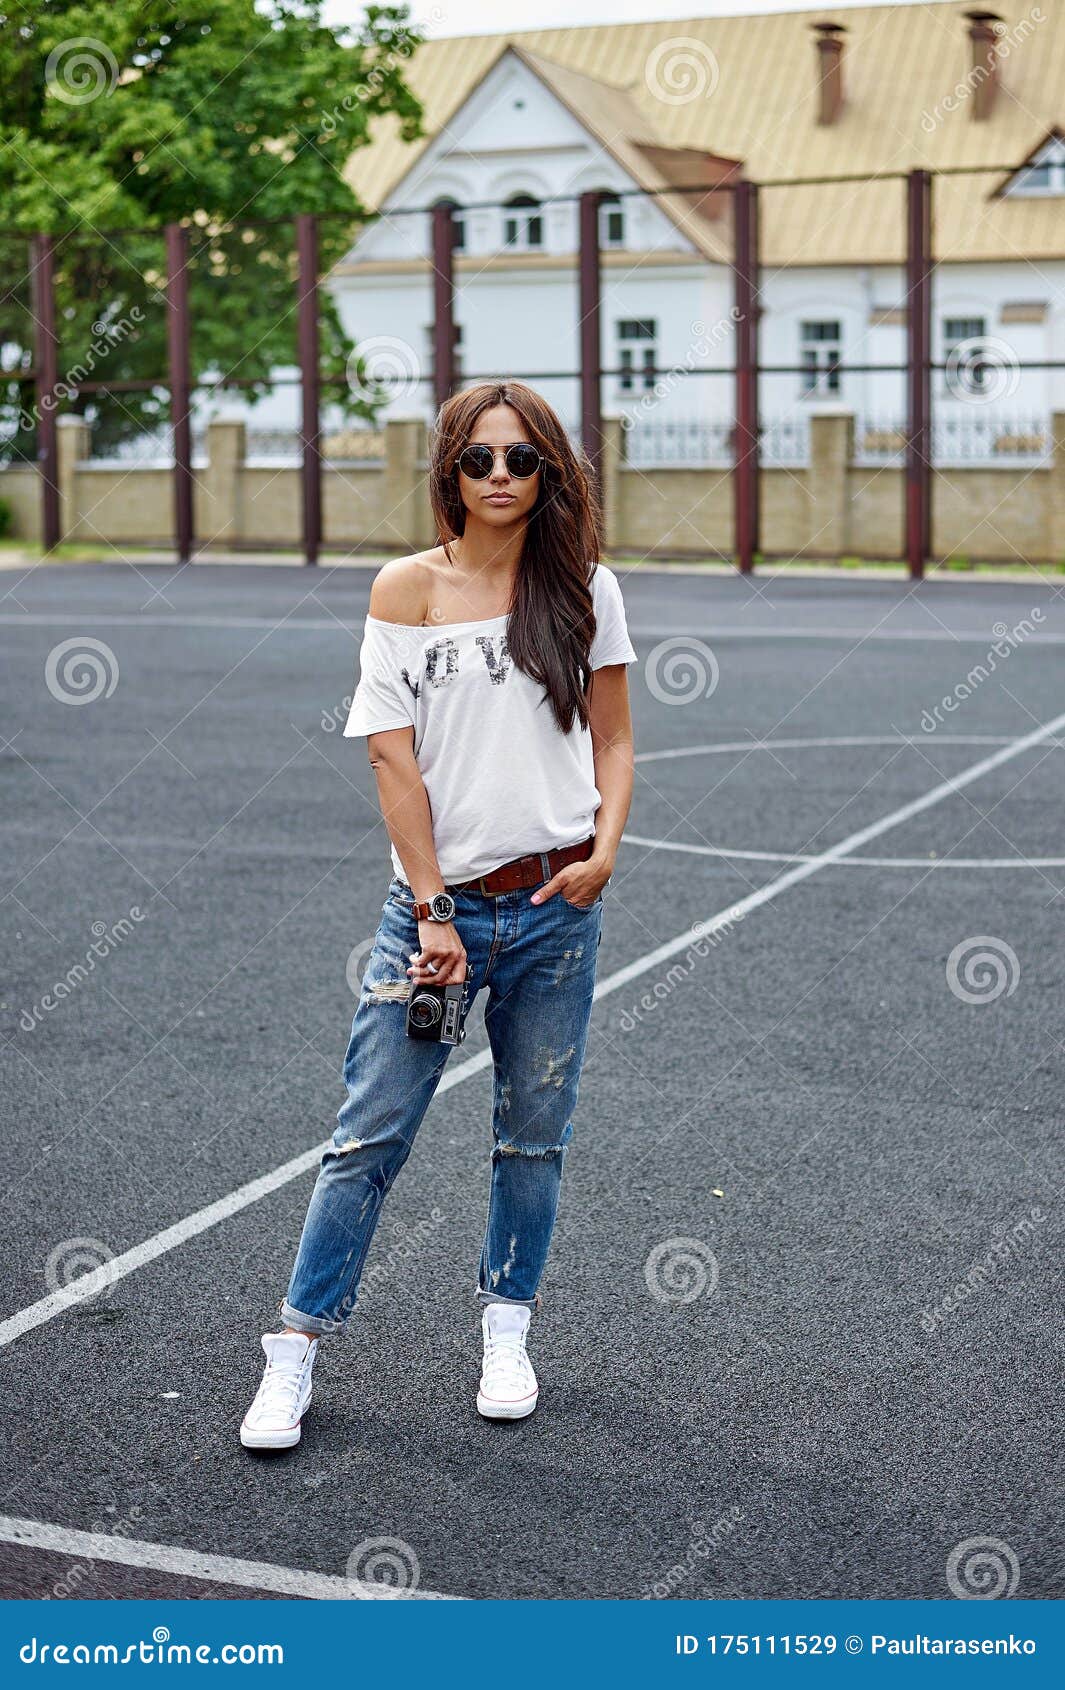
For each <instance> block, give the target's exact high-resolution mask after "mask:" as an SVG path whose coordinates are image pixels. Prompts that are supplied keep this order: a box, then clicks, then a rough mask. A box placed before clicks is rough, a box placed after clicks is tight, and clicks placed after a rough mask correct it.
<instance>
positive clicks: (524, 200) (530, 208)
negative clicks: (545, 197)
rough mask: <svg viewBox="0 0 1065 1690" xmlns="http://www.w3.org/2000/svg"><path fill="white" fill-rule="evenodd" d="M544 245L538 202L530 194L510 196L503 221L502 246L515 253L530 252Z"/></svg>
mask: <svg viewBox="0 0 1065 1690" xmlns="http://www.w3.org/2000/svg"><path fill="white" fill-rule="evenodd" d="M543 244H544V220H543V216H542V214H541V211H540V201H539V200H538V199H534V198H533V196H532V194H512V195H511V197H510V199H509V200H508V201H507V203H506V216H505V217H504V219H503V245H504V246H509V247H513V248H514V250H515V251H517V252H531V251H535V250H536V249H537V248H540V247H542V246H543Z"/></svg>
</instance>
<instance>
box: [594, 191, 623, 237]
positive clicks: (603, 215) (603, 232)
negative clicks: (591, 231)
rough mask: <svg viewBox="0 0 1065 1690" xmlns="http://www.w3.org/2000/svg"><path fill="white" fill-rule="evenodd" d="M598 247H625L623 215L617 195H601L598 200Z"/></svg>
mask: <svg viewBox="0 0 1065 1690" xmlns="http://www.w3.org/2000/svg"><path fill="white" fill-rule="evenodd" d="M599 245H600V246H624V245H625V213H624V211H623V209H622V202H621V199H620V197H619V196H618V195H617V194H603V195H602V197H601V198H600V201H599Z"/></svg>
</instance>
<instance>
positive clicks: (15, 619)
mask: <svg viewBox="0 0 1065 1690" xmlns="http://www.w3.org/2000/svg"><path fill="white" fill-rule="evenodd" d="M0 627H20V628H98V627H103V628H107V627H113V628H123V627H127V628H272V629H273V630H274V631H275V633H278V634H292V633H297V632H299V631H301V630H302V631H304V632H306V633H313V634H321V633H333V634H335V633H338V632H347V633H349V634H352V635H354V634H355V633H356V632H358V631H359V629H360V628H361V615H360V619H359V623H358V625H356V624H355V623H352V625H351V627H350V628H349V627H347V626H346V624H345V623H344V622H343V620H342V619H341V618H340V617H339V616H285V617H281V616H177V615H174V616H164V615H160V614H151V613H150V614H146V615H144V616H141V615H139V614H138V613H137V612H135V611H124V610H115V611H112V612H110V614H108V613H106V612H98V613H96V614H94V615H91V616H87V615H86V616H83V615H82V614H81V612H80V611H69V612H62V611H38V610H30V611H27V612H26V613H25V614H24V615H21V616H20V615H16V614H15V613H14V612H13V611H12V612H4V613H3V614H0ZM692 632H700V630H693V629H690V628H686V629H678V628H676V627H642V626H641V625H640V623H639V622H638V621H634V620H632V619H631V618H630V621H629V633H630V634H633V635H635V636H636V637H637V638H638V639H646V640H656V639H666V638H668V637H669V636H671V635H674V634H678V633H692ZM702 632H703V633H704V634H705V637H706V638H707V639H715V640H717V639H721V640H847V641H850V642H851V643H852V644H853V643H854V642H857V643H858V644H861V645H864V644H866V643H867V642H868V641H869V640H903V641H914V640H916V641H920V642H922V643H927V642H932V643H934V644H937V645H964V644H976V645H988V644H989V643H990V642H991V641H992V640H993V638H994V635H993V633H992V632H991V630H989V629H986V628H984V629H980V628H965V629H958V631H957V632H951V631H950V630H948V629H942V628H927V629H916V628H908V629H906V628H901V629H898V630H897V631H894V632H893V631H892V630H891V629H890V628H876V629H874V630H873V631H872V632H865V631H863V630H862V629H861V628H816V627H813V628H758V627H750V626H747V627H742V628H741V627H738V626H736V625H734V624H730V623H720V624H714V625H713V626H712V627H710V628H707V629H705V630H702ZM1024 644H1025V649H1026V650H1027V648H1028V647H1029V646H1036V645H1041V646H1063V645H1065V634H1031V635H1029V637H1028V638H1027V639H1026V640H1025V642H1024Z"/></svg>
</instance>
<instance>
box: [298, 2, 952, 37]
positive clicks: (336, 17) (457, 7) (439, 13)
mask: <svg viewBox="0 0 1065 1690" xmlns="http://www.w3.org/2000/svg"><path fill="white" fill-rule="evenodd" d="M859 3H866V4H867V3H868V0H831V4H830V5H829V6H828V7H827V9H825V16H826V17H827V16H829V15H830V14H831V13H832V12H840V11H844V10H847V9H849V8H850V7H852V6H854V5H856V4H859ZM893 3H894V4H895V5H914V6H916V5H920V4H921V0H893ZM409 4H410V12H411V16H412V17H413V18H414V19H415V20H417V21H418V22H419V23H420V24H421V27H422V29H423V31H424V33H425V34H426V35H427V36H430V37H431V36H437V35H504V34H505V33H506V32H507V30H508V29H512V30H528V29H551V28H553V27H554V26H556V25H558V24H593V23H646V22H649V21H650V20H651V19H652V18H654V19H659V18H666V19H671V20H672V19H676V20H677V21H678V22H683V21H685V20H690V19H691V18H693V17H742V16H749V15H750V14H751V13H753V12H809V11H815V10H816V9H817V8H816V0H697V3H696V4H695V5H689V6H685V4H684V0H537V4H536V5H535V6H521V5H517V4H515V3H514V0H409ZM960 9H961V7H960V6H959V10H960ZM364 10H365V8H364V7H363V6H362V5H361V4H360V3H359V0H327V3H326V7H325V19H326V22H327V23H329V24H331V25H333V26H335V25H337V24H345V23H347V24H351V23H356V22H357V21H358V20H359V18H361V17H362V15H363V12H364Z"/></svg>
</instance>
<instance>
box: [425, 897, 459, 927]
mask: <svg viewBox="0 0 1065 1690" xmlns="http://www.w3.org/2000/svg"><path fill="white" fill-rule="evenodd" d="M431 906H432V911H433V915H434V917H435V918H436V920H437V921H450V920H451V917H452V916H453V915H454V913H455V900H454V898H453V897H452V896H451V893H450V892H437V894H436V896H435V897H434V898H433V899H431Z"/></svg>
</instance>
